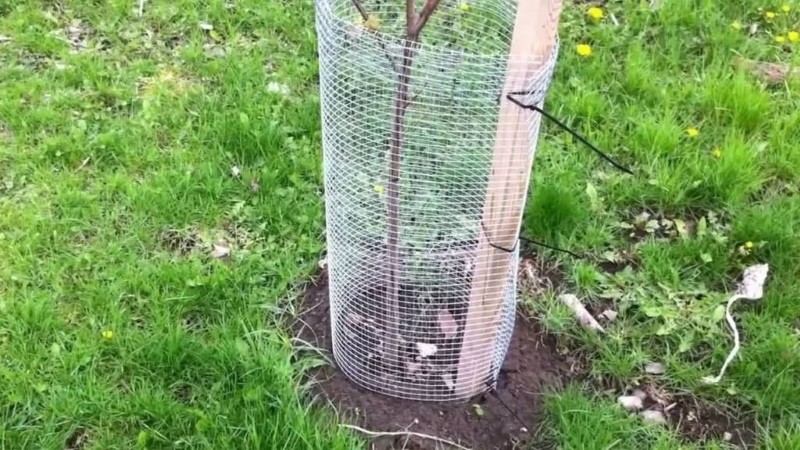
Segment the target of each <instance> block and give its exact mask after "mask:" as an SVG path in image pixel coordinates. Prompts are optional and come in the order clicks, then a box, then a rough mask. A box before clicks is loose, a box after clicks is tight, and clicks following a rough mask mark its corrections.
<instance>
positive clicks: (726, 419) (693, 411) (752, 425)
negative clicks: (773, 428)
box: [666, 396, 758, 449]
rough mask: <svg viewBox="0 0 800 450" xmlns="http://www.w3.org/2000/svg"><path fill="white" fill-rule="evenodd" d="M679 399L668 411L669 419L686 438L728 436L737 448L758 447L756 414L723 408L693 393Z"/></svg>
mask: <svg viewBox="0 0 800 450" xmlns="http://www.w3.org/2000/svg"><path fill="white" fill-rule="evenodd" d="M676 400H677V401H676V402H675V406H674V407H673V408H671V409H670V410H669V411H668V412H667V414H666V415H667V420H668V421H669V422H670V424H671V425H672V426H674V427H675V429H676V430H677V431H678V433H680V435H681V436H682V437H683V438H684V439H686V440H688V441H691V442H705V441H707V440H709V439H725V438H726V437H728V438H730V439H729V443H730V444H731V445H734V446H736V447H737V448H742V449H748V448H755V446H756V443H757V438H758V433H757V431H756V422H755V419H754V418H753V417H752V415H749V414H737V413H735V412H733V411H727V410H722V409H719V408H718V407H715V406H714V405H712V404H710V403H706V402H702V401H699V400H698V399H697V398H694V397H690V396H684V397H682V398H678V399H676ZM726 433H728V435H727V436H726Z"/></svg>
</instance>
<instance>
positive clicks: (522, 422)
mask: <svg viewBox="0 0 800 450" xmlns="http://www.w3.org/2000/svg"><path fill="white" fill-rule="evenodd" d="M486 386H488V387H489V391H488V392H489V393H490V394H492V395H494V398H496V399H497V401H498V402H500V404H501V405H503V408H505V409H506V411H508V412H510V413H511V415H512V416H514V418H515V419H517V422H519V424H520V425H522V428H524V429H525V430H526V431H528V432H530V431H531V430H533V428H532V427H530V426H528V424H526V423H525V421H524V420H522V418H521V417H520V416H519V414H517V412H516V411H514V410H513V409H511V407H510V406H508V404H507V403H506V402H504V401H503V399H502V398H500V396H499V395H497V389H496V388H495V386H494V384H492V382H491V381H489V380H486Z"/></svg>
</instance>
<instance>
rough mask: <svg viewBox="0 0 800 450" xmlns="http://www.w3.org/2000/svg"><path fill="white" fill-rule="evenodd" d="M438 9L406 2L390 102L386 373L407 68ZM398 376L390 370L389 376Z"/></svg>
mask: <svg viewBox="0 0 800 450" xmlns="http://www.w3.org/2000/svg"><path fill="white" fill-rule="evenodd" d="M438 6H439V0H427V1H426V2H425V5H424V6H423V7H422V10H421V11H420V13H419V15H417V14H416V13H415V12H414V0H406V37H405V42H404V43H403V59H402V61H401V62H400V73H399V74H398V78H397V89H396V90H395V98H394V121H393V123H392V135H391V139H390V141H389V183H388V184H389V185H388V193H387V239H386V247H387V253H388V255H387V256H388V258H387V259H388V261H387V264H388V266H389V268H388V274H389V277H388V278H389V280H388V284H389V285H388V286H387V292H386V307H387V308H386V309H387V310H388V314H387V315H388V322H389V323H388V324H387V325H388V326H387V329H388V330H387V331H388V339H387V346H386V358H385V361H387V362H388V363H389V365H390V369H399V368H397V367H392V366H391V365H394V364H398V363H399V361H400V359H399V345H400V340H401V339H400V271H401V267H402V266H403V263H402V261H400V166H401V159H402V158H401V156H402V151H403V144H404V142H405V116H406V111H407V110H408V106H409V104H410V101H409V98H408V89H409V84H410V82H411V66H412V65H413V63H414V55H415V51H416V47H417V44H418V43H419V35H420V32H421V31H422V28H423V27H424V26H425V24H426V23H427V22H428V19H429V18H430V16H431V14H433V12H434V11H435V10H436V8H437V7H438ZM393 373H398V372H397V370H390V372H389V375H391V374H393Z"/></svg>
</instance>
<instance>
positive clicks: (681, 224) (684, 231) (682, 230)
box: [672, 219, 689, 238]
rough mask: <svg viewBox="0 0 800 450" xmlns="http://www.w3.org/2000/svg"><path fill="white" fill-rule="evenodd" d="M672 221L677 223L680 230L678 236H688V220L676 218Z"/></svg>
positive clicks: (677, 228)
mask: <svg viewBox="0 0 800 450" xmlns="http://www.w3.org/2000/svg"><path fill="white" fill-rule="evenodd" d="M672 223H674V224H675V229H676V230H677V231H678V236H680V237H682V238H686V237H688V236H689V231H688V229H687V228H686V222H684V221H683V220H681V219H674V220H673V221H672Z"/></svg>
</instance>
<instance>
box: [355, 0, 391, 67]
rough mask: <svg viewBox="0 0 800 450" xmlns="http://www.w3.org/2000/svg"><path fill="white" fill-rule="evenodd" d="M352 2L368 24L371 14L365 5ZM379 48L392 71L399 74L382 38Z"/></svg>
mask: <svg viewBox="0 0 800 450" xmlns="http://www.w3.org/2000/svg"><path fill="white" fill-rule="evenodd" d="M351 1H352V2H353V6H355V7H356V9H357V10H358V13H359V14H361V18H362V19H364V23H367V21H368V20H369V13H368V12H367V10H366V9H365V8H364V5H362V4H361V1H360V0H351ZM378 46H380V48H381V50H383V54H384V55H386V59H388V60H389V64H391V65H392V71H393V72H394V73H395V74H396V73H398V72H397V64H395V62H394V59H393V58H392V55H390V54H389V51H388V50H386V45H384V44H383V42H382V41H381V40H380V38H378Z"/></svg>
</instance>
